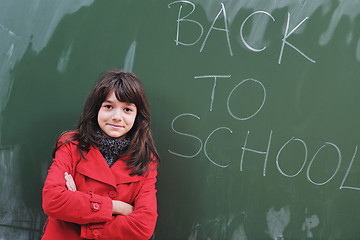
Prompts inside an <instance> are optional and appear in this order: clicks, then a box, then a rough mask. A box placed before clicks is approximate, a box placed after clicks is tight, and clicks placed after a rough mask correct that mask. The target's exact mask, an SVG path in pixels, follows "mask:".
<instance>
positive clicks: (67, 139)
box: [57, 130, 79, 147]
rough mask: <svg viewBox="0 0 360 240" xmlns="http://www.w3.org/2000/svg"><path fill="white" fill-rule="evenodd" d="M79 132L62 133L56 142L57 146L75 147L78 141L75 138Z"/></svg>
mask: <svg viewBox="0 0 360 240" xmlns="http://www.w3.org/2000/svg"><path fill="white" fill-rule="evenodd" d="M78 133H79V132H78V131H75V130H70V131H66V132H63V133H62V134H61V135H60V137H59V139H58V141H57V146H58V147H60V146H62V145H65V144H67V143H72V144H75V145H77V144H78V141H77V140H76V136H77V134H78Z"/></svg>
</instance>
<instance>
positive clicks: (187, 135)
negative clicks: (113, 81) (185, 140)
mask: <svg viewBox="0 0 360 240" xmlns="http://www.w3.org/2000/svg"><path fill="white" fill-rule="evenodd" d="M184 116H191V117H195V118H197V119H199V120H200V117H198V116H196V115H195V114H192V113H183V114H180V115H179V116H177V117H175V118H174V120H173V121H172V123H171V129H172V130H173V131H174V132H175V133H177V134H179V135H182V136H186V137H190V138H194V139H196V140H198V141H199V142H200V148H199V150H198V151H197V152H196V153H195V154H193V155H184V154H180V153H176V152H174V151H171V150H170V149H169V150H168V151H169V153H171V154H174V155H176V156H179V157H183V158H193V157H196V156H197V155H198V154H199V153H200V152H201V150H202V146H203V142H202V140H201V139H200V138H198V137H196V136H194V135H191V134H187V133H182V132H179V131H177V130H175V128H174V123H175V121H176V120H177V119H178V118H180V117H184Z"/></svg>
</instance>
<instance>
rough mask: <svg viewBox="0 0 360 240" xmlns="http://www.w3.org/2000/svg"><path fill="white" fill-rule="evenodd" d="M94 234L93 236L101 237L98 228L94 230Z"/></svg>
mask: <svg viewBox="0 0 360 240" xmlns="http://www.w3.org/2000/svg"><path fill="white" fill-rule="evenodd" d="M92 232H93V234H94V235H95V236H99V235H100V230H99V229H97V228H95V229H93V231H92Z"/></svg>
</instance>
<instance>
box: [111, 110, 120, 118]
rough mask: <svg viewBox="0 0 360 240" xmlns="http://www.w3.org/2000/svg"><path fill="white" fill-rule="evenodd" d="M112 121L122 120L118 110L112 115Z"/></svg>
mask: <svg viewBox="0 0 360 240" xmlns="http://www.w3.org/2000/svg"><path fill="white" fill-rule="evenodd" d="M112 119H113V120H116V121H121V119H122V116H121V111H119V110H116V111H114V114H113V115H112Z"/></svg>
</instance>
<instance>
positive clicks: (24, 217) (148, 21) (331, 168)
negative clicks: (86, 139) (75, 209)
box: [0, 0, 360, 240]
mask: <svg viewBox="0 0 360 240" xmlns="http://www.w3.org/2000/svg"><path fill="white" fill-rule="evenodd" d="M0 2H1V8H0V60H1V61H0V110H1V118H0V127H1V130H0V137H1V140H0V150H1V151H0V184H1V188H0V189H1V194H0V239H1V240H8V239H19V240H21V239H40V238H41V233H42V226H43V224H44V222H45V219H46V216H45V215H44V214H43V212H42V209H41V189H42V186H43V182H44V179H45V177H46V174H47V169H48V168H49V166H50V164H51V151H52V147H53V145H54V143H55V140H56V138H57V136H58V135H59V134H60V133H61V132H62V131H64V130H66V129H73V128H75V127H76V124H77V121H78V118H79V115H80V112H81V110H82V107H83V104H84V101H85V98H86V96H87V94H88V92H89V90H90V89H91V87H92V85H93V83H94V82H95V80H96V78H97V76H98V75H99V74H100V73H102V72H103V71H105V70H108V69H113V68H121V69H124V70H127V71H133V72H135V73H136V74H137V75H138V77H139V78H140V79H141V81H142V82H143V84H144V87H145V91H146V92H147V96H148V99H149V102H150V106H151V113H152V131H153V135H154V139H155V142H156V145H157V148H158V150H159V153H160V156H161V160H162V164H161V167H160V169H159V176H158V184H157V188H158V209H159V210H158V211H159V218H158V222H157V226H156V230H155V233H154V236H153V239H165V240H167V239H189V240H195V239H199V240H200V239H206V240H208V239H213V240H215V239H231V240H235V239H241V240H258V239H274V240H280V239H292V240H293V239H317V240H318V239H326V240H336V239H358V238H359V236H360V228H359V226H358V225H359V222H360V207H359V203H360V191H359V190H360V153H359V151H360V150H359V147H358V145H359V144H360V94H359V92H360V81H359V75H360V68H359V65H360V28H359V26H360V3H359V1H355V0H316V1H312V0H299V1H295V0H282V1H277V0H266V1H265V0H252V1H248V0H240V1H238V0H237V1H232V0H224V1H217V0H208V1H200V0H189V1H171V0H170V1H163V0H161V1H160V0H150V1H140V0H136V1H135V0H132V1H125V0H106V1H101V0H96V1H95V0H82V1H74V0H53V1H48V0H18V1H13V0H1V1H0Z"/></svg>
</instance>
